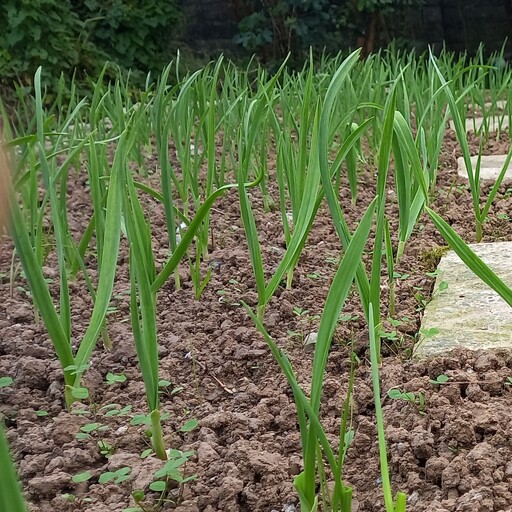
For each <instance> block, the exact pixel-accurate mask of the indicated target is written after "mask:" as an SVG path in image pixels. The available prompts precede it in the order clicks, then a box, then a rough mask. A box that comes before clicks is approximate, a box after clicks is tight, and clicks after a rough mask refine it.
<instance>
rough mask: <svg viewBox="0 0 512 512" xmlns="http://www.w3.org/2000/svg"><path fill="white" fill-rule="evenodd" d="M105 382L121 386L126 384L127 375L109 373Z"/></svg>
mask: <svg viewBox="0 0 512 512" xmlns="http://www.w3.org/2000/svg"><path fill="white" fill-rule="evenodd" d="M105 380H106V381H107V384H120V383H122V382H126V375H123V374H122V373H121V374H117V373H112V372H108V373H107V376H106V377H105Z"/></svg>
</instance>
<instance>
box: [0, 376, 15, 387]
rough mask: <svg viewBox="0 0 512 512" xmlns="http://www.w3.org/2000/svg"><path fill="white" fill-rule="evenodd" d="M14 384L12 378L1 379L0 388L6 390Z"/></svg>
mask: <svg viewBox="0 0 512 512" xmlns="http://www.w3.org/2000/svg"><path fill="white" fill-rule="evenodd" d="M12 383H13V379H12V377H0V388H6V387H7V386H10V385H11V384H12Z"/></svg>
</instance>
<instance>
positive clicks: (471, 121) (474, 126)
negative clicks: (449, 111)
mask: <svg viewBox="0 0 512 512" xmlns="http://www.w3.org/2000/svg"><path fill="white" fill-rule="evenodd" d="M508 120H509V117H508V115H504V116H503V117H498V116H494V117H489V118H487V119H486V120H485V121H486V123H487V125H488V127H489V131H490V132H496V131H498V130H506V129H508ZM483 123H484V118H483V117H473V118H466V132H478V131H479V130H480V128H481V127H482V124H483ZM450 128H451V129H452V130H455V124H454V123H453V120H450Z"/></svg>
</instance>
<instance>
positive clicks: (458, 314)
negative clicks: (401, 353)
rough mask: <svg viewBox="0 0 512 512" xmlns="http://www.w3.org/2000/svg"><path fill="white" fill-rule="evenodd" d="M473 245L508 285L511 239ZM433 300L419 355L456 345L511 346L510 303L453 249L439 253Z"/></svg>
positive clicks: (511, 266)
mask: <svg viewBox="0 0 512 512" xmlns="http://www.w3.org/2000/svg"><path fill="white" fill-rule="evenodd" d="M470 247H471V249H472V250H473V251H474V252H475V253H476V254H477V255H478V256H479V257H480V258H481V259H482V260H483V261H484V262H485V263H486V264H487V265H488V266H489V267H490V268H491V269H492V270H493V271H494V272H495V273H496V274H497V275H498V276H499V277H500V278H501V279H502V280H503V281H504V282H505V283H506V284H508V285H509V286H510V285H512V243H511V242H497V243H486V244H472V245H470ZM438 270H439V273H438V276H437V280H436V284H435V292H434V294H433V296H432V300H431V301H430V303H429V304H428V305H427V307H426V309H425V314H424V316H423V320H422V328H421V331H420V332H421V338H420V340H419V342H418V344H417V345H416V349H415V355H416V356H418V357H430V356H436V355H442V354H447V353H448V352H450V351H451V350H453V349H455V348H467V349H470V350H477V349H486V348H508V349H512V307H510V306H509V305H508V304H507V303H506V302H505V301H504V300H503V299H502V298H501V297H500V296H499V295H498V294H497V293H496V292H495V291H494V290H492V289H491V288H490V287H489V286H488V285H487V284H485V283H484V282H483V281H482V280H481V279H480V278H479V277H477V276H476V275H475V274H474V273H473V272H472V271H471V270H470V269H469V268H468V267H467V266H466V265H465V264H464V263H463V262H462V260H461V259H460V258H459V257H458V256H457V255H456V254H455V252H453V251H450V252H449V253H448V254H447V255H446V256H444V257H443V258H442V259H441V262H440V264H439V267H438Z"/></svg>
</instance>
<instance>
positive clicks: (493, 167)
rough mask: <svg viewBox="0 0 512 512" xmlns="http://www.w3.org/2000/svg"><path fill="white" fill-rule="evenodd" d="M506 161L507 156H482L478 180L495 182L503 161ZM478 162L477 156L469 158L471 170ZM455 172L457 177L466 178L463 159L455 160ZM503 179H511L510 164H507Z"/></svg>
mask: <svg viewBox="0 0 512 512" xmlns="http://www.w3.org/2000/svg"><path fill="white" fill-rule="evenodd" d="M506 159H507V155H485V156H482V159H481V161H480V179H482V180H496V179H497V178H498V176H499V174H500V172H501V170H502V169H503V166H504V165H505V161H506ZM477 161H478V156H472V157H471V165H472V167H473V169H475V168H476V163H477ZM457 172H458V174H459V176H462V177H463V178H466V179H467V177H468V171H467V169H466V164H465V163H464V158H463V157H461V156H460V157H459V158H457ZM505 179H506V180H507V179H512V162H510V163H509V165H508V168H507V170H506V172H505Z"/></svg>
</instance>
